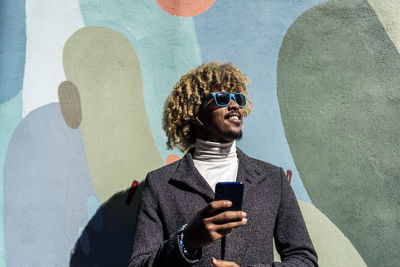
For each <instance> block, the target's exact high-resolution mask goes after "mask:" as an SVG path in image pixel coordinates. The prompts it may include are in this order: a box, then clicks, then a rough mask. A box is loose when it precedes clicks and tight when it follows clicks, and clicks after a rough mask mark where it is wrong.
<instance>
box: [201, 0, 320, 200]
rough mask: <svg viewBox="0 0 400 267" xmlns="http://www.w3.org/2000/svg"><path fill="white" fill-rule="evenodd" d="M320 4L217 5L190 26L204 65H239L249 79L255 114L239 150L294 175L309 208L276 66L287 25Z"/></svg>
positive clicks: (275, 0) (311, 0) (314, 0)
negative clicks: (283, 114)
mask: <svg viewBox="0 0 400 267" xmlns="http://www.w3.org/2000/svg"><path fill="white" fill-rule="evenodd" d="M321 2H323V1H322V0H303V1H299V0H289V1H282V0H268V1H265V0H256V1H229V3H228V2H227V1H215V3H214V5H213V7H212V8H210V9H209V10H208V11H207V12H205V13H203V14H201V15H199V16H196V17H195V18H194V23H195V27H196V32H197V38H198V41H199V43H200V48H201V54H202V57H203V60H204V61H205V62H209V61H215V60H220V61H222V62H232V63H234V64H235V65H237V66H238V67H239V68H240V69H241V70H242V71H243V72H244V73H245V74H246V75H247V76H248V77H249V78H250V79H251V84H250V86H249V90H250V98H251V100H252V101H253V103H254V104H255V109H254V112H253V114H252V115H251V116H250V117H248V118H247V119H245V128H244V131H243V140H242V141H240V142H238V145H239V146H240V147H242V148H243V150H244V151H245V152H246V153H248V154H249V155H250V156H252V157H255V158H258V159H261V160H264V161H268V162H270V163H272V164H276V165H279V166H282V167H283V168H284V169H285V171H286V170H287V169H290V170H291V171H292V172H293V178H292V183H291V185H292V187H293V189H294V191H295V193H296V197H297V198H298V199H300V200H303V201H306V202H309V203H311V200H310V198H309V196H308V194H307V191H306V190H305V188H304V186H303V183H302V181H301V179H300V176H299V173H298V171H297V169H296V166H295V163H294V161H293V158H292V155H291V152H290V149H289V146H288V143H287V140H286V136H285V132H284V129H283V125H282V120H281V115H280V109H279V103H278V97H277V88H276V81H277V79H276V76H277V62H278V54H279V49H280V47H281V44H282V40H283V38H284V36H285V33H286V32H287V30H288V28H289V26H290V25H291V24H292V23H293V22H294V21H295V20H296V18H297V17H298V16H300V15H301V14H302V13H303V12H304V11H306V10H307V9H309V8H311V7H313V6H315V5H317V4H319V3H321Z"/></svg>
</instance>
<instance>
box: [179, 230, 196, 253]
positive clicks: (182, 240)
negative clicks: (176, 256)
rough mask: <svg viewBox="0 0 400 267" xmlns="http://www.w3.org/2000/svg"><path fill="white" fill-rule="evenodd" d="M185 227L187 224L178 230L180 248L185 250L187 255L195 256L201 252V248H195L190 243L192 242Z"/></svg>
mask: <svg viewBox="0 0 400 267" xmlns="http://www.w3.org/2000/svg"><path fill="white" fill-rule="evenodd" d="M185 228H186V224H184V225H182V227H181V228H180V229H179V232H178V243H179V248H180V250H181V251H182V252H183V254H184V255H185V257H188V258H195V257H196V256H197V255H198V253H199V249H196V248H193V247H192V246H191V245H190V242H188V240H187V236H186V232H185Z"/></svg>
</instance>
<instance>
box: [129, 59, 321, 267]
mask: <svg viewBox="0 0 400 267" xmlns="http://www.w3.org/2000/svg"><path fill="white" fill-rule="evenodd" d="M246 86H247V77H246V76H245V75H244V74H243V73H242V72H241V71H240V70H239V69H237V68H236V67H235V66H234V65H233V64H220V63H219V62H214V63H205V64H203V65H201V66H199V67H197V68H195V69H193V70H191V71H190V72H189V73H188V74H185V75H183V76H182V78H181V79H180V81H179V82H178V83H177V84H176V85H175V86H174V90H173V91H172V92H171V93H170V95H169V96H168V99H167V101H166V103H165V107H164V117H163V128H164V130H165V132H166V135H167V138H168V141H167V145H168V147H169V148H171V147H172V146H175V147H178V148H180V149H181V150H182V151H187V150H188V149H190V150H188V151H187V153H186V155H185V156H184V157H183V158H182V159H181V160H179V161H177V162H174V163H172V164H170V165H167V166H165V167H162V168H160V169H158V170H155V171H152V172H150V173H149V174H148V175H147V177H146V181H145V185H144V189H143V193H142V199H141V204H140V208H139V212H138V217H137V227H136V233H135V236H134V242H133V253H132V257H131V259H130V263H129V266H210V265H211V266H212V265H213V266H318V263H317V254H316V252H315V250H314V248H313V245H312V243H311V240H310V238H309V236H308V232H307V229H306V226H305V223H304V220H303V218H302V215H301V212H300V209H299V206H298V204H297V200H296V198H295V196H294V193H293V191H292V189H291V188H290V185H289V184H288V182H287V180H286V177H285V174H284V172H283V170H282V168H278V167H276V166H273V165H271V164H269V163H266V162H262V161H259V160H256V159H252V158H250V157H248V156H247V155H246V154H244V153H243V152H242V151H241V150H239V149H236V141H235V140H236V139H239V138H241V136H242V126H243V118H244V117H245V116H247V115H249V114H250V113H251V111H252V104H251V101H250V100H249V98H248V92H247V89H246ZM260 141H261V140H260ZM226 181H240V182H243V183H244V195H243V204H242V210H243V211H224V209H225V208H227V207H229V206H230V205H232V203H230V202H229V201H224V200H221V201H213V198H214V190H215V185H216V183H218V182H226ZM273 238H275V243H276V248H277V250H278V252H279V253H280V255H281V259H282V263H278V262H275V263H274V262H273Z"/></svg>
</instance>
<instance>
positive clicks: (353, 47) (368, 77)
mask: <svg viewBox="0 0 400 267" xmlns="http://www.w3.org/2000/svg"><path fill="white" fill-rule="evenodd" d="M278 98H279V104H280V108H281V114H282V122H283V124H284V128H285V134H286V137H287V140H288V143H289V146H290V150H291V152H292V155H293V158H294V161H295V163H296V167H297V169H298V171H299V173H300V176H301V178H302V181H303V183H304V185H305V187H306V189H307V192H308V194H309V196H310V198H311V200H312V202H313V204H314V205H315V206H316V207H318V209H319V210H320V211H321V212H323V213H324V214H325V215H326V216H327V217H328V218H329V219H330V220H331V221H332V222H333V223H334V224H335V225H336V226H337V227H338V228H339V229H340V230H341V231H342V232H343V233H344V234H345V235H346V236H347V237H348V238H349V240H350V241H351V243H352V244H353V245H354V247H355V248H356V249H357V251H358V252H359V254H360V255H361V256H362V258H363V259H364V261H365V262H366V263H367V264H368V265H369V266H397V265H398V264H399V262H400V253H399V249H398V246H397V245H396V244H397V243H398V242H399V240H400V224H399V221H400V194H399V192H400V164H399V159H400V138H399V137H400V119H399V118H400V57H399V54H398V52H397V50H396V48H395V46H394V45H393V43H392V41H391V40H390V39H389V37H388V36H387V34H386V32H385V30H384V28H383V27H382V25H381V23H380V21H379V20H378V18H377V16H376V15H375V13H374V11H373V10H372V8H371V7H370V6H369V4H368V3H367V1H366V0H348V1H327V2H326V3H324V4H321V5H319V6H316V7H314V8H312V9H310V10H308V11H307V12H305V13H303V14H302V15H301V16H300V17H299V18H298V19H297V20H296V21H295V22H294V23H293V25H292V26H291V27H290V29H289V30H288V32H287V34H286V36H285V39H284V41H283V43H282V46H281V50H280V54H279V60H278ZM351 266H353V265H351Z"/></svg>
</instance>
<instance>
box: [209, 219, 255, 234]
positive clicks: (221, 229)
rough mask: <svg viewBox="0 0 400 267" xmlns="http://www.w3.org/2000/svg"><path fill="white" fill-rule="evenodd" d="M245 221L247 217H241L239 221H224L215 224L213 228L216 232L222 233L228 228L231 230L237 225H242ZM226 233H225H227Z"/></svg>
mask: <svg viewBox="0 0 400 267" xmlns="http://www.w3.org/2000/svg"><path fill="white" fill-rule="evenodd" d="M246 223H247V219H246V218H243V219H242V220H241V221H240V222H230V223H224V224H217V225H215V226H214V227H215V228H214V229H215V231H216V232H218V233H223V232H224V231H228V230H233V229H235V228H237V227H240V226H243V225H245V224H246ZM230 232H231V231H229V232H228V233H230ZM228 233H227V234H228Z"/></svg>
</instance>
